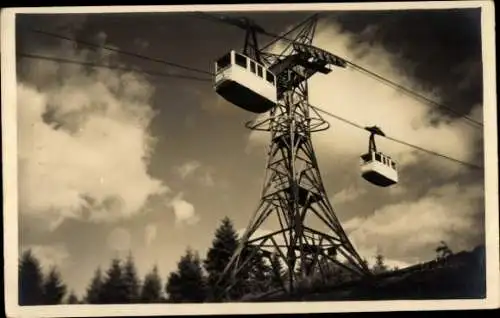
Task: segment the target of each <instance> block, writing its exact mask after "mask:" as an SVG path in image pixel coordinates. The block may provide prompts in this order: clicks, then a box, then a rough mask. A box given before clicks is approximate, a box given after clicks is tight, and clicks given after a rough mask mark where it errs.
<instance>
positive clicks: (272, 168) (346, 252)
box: [226, 19, 369, 290]
mask: <svg viewBox="0 0 500 318" xmlns="http://www.w3.org/2000/svg"><path fill="white" fill-rule="evenodd" d="M315 27H316V19H312V20H310V21H309V23H308V24H307V25H306V26H304V28H303V29H302V30H301V31H300V32H299V33H298V35H297V37H296V38H295V40H294V41H293V42H292V43H291V44H290V45H289V46H288V47H286V48H285V49H284V51H283V52H282V53H281V54H279V55H276V54H269V53H263V52H257V54H261V56H262V58H263V59H265V61H266V62H267V63H268V64H269V65H271V67H270V69H271V70H272V71H273V73H274V74H277V79H278V97H279V103H278V105H277V106H276V107H274V108H273V109H271V110H270V112H269V114H268V116H266V118H264V119H261V120H257V121H255V122H251V123H247V127H248V128H250V129H252V130H261V131H267V132H269V133H270V136H271V144H270V147H269V152H268V159H267V166H266V175H265V180H264V187H263V190H262V194H261V199H260V201H259V205H258V208H257V209H256V210H255V212H254V214H253V216H252V217H251V219H250V222H249V224H248V226H247V228H246V231H245V233H244V234H243V236H242V238H241V241H240V245H239V247H238V249H237V250H236V252H235V253H234V255H233V257H232V259H231V260H230V262H229V264H228V266H227V267H226V273H227V274H229V275H231V276H232V277H233V278H235V277H236V276H237V275H238V274H239V273H240V272H241V270H242V269H243V268H244V267H245V266H246V265H247V264H249V263H250V262H251V261H252V259H253V258H254V257H255V256H256V255H257V254H259V257H262V255H264V256H267V257H271V255H272V253H275V254H276V255H277V256H278V258H279V259H281V262H282V264H284V267H285V270H286V275H285V277H286V279H284V280H283V281H282V283H283V287H284V288H285V289H288V290H292V289H293V288H294V286H295V283H296V282H297V281H298V280H299V279H300V278H301V277H304V276H307V275H310V274H313V273H316V274H318V273H319V274H320V275H324V271H325V267H326V265H327V263H330V264H331V263H335V264H338V265H339V266H341V267H343V268H345V269H347V270H349V271H351V272H353V273H356V274H359V275H364V274H368V273H369V270H368V268H367V266H366V264H365V263H364V262H363V260H362V259H361V257H360V256H359V255H358V253H357V252H356V250H355V248H354V247H353V245H352V243H351V242H350V240H349V238H348V237H347V235H346V233H345V232H344V230H343V228H342V226H341V224H340V222H339V220H338V219H337V217H336V215H335V212H334V210H333V208H332V205H331V203H330V201H329V199H328V195H327V193H326V190H325V188H324V186H323V181H322V179H321V174H320V170H319V166H318V162H317V159H316V156H315V152H314V148H313V144H312V140H311V134H312V133H313V132H318V131H322V130H325V129H328V128H329V124H328V123H327V122H326V121H325V120H324V119H323V118H322V117H321V116H320V114H319V113H318V112H317V111H316V110H315V109H314V108H312V107H310V105H309V103H308V86H307V79H308V78H309V77H311V76H312V75H314V74H315V73H317V72H320V73H324V74H327V73H329V72H330V71H331V69H329V68H327V66H330V65H333V66H340V67H342V66H344V65H345V64H344V63H343V61H342V60H340V59H339V58H338V57H336V56H334V55H332V54H330V53H328V52H325V51H323V50H321V49H319V48H316V47H314V46H312V39H313V36H314V31H315ZM247 46H248V43H246V44H245V47H247ZM247 54H249V53H247ZM257 54H254V56H255V55H257ZM249 55H250V54H249ZM273 221H274V224H279V229H278V230H276V231H273V232H272V233H267V234H263V235H256V234H257V230H258V229H260V228H261V227H262V226H263V224H266V223H268V222H273ZM244 251H246V252H244ZM229 288H231V286H229Z"/></svg>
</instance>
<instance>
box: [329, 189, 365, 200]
mask: <svg viewBox="0 0 500 318" xmlns="http://www.w3.org/2000/svg"><path fill="white" fill-rule="evenodd" d="M365 193H366V189H364V188H359V187H354V186H349V187H347V188H345V189H343V190H342V191H339V192H337V193H336V194H335V195H334V196H333V200H332V201H333V202H335V203H337V204H339V203H347V202H350V201H352V200H354V199H356V198H358V197H360V196H362V195H363V194H365Z"/></svg>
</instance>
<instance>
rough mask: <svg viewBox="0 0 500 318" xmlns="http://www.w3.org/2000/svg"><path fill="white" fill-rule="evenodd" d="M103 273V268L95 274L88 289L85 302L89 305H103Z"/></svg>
mask: <svg viewBox="0 0 500 318" xmlns="http://www.w3.org/2000/svg"><path fill="white" fill-rule="evenodd" d="M102 285H103V278H102V271H101V268H100V267H98V268H97V269H96V270H95V272H94V277H93V278H92V281H91V282H90V285H89V286H88V287H87V294H86V296H85V300H86V301H87V303H89V304H100V303H102Z"/></svg>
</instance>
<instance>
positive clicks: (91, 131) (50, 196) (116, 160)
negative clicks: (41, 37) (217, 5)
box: [17, 35, 168, 227]
mask: <svg viewBox="0 0 500 318" xmlns="http://www.w3.org/2000/svg"><path fill="white" fill-rule="evenodd" d="M100 38H101V40H103V41H104V40H105V35H100ZM40 54H41V55H59V56H61V57H64V58H72V59H77V60H82V61H92V60H103V61H101V62H100V63H106V62H109V61H110V60H111V59H113V56H112V55H109V54H108V55H102V54H100V52H98V51H75V50H74V49H73V48H71V47H63V48H61V49H60V50H59V51H57V52H53V51H52V52H41V53H40ZM21 73H22V74H23V75H24V78H26V79H25V80H24V81H23V82H20V83H19V84H18V87H17V97H18V99H17V109H18V119H19V164H20V169H19V189H20V193H19V195H20V207H21V213H24V214H28V215H32V216H37V217H39V218H40V219H41V220H46V222H45V223H47V224H49V225H50V226H52V227H55V226H57V225H58V224H60V223H61V222H62V221H63V220H64V219H65V218H86V219H88V220H92V221H113V220H117V219H120V218H124V217H129V216H132V215H134V214H135V213H137V212H139V211H140V210H141V208H142V207H143V206H144V204H145V203H146V202H147V200H148V198H149V197H150V196H152V195H161V194H163V193H165V192H167V191H168V187H167V186H166V185H164V184H163V183H162V182H161V181H159V180H157V179H154V178H152V177H151V176H150V175H149V174H148V172H147V167H148V162H149V158H150V155H151V152H152V149H153V146H154V138H153V136H151V135H150V133H149V131H148V126H149V123H150V121H151V120H152V118H153V116H154V113H153V110H152V108H151V105H150V99H151V96H152V94H153V89H152V87H151V86H150V85H149V83H148V82H147V81H146V80H145V79H144V78H142V77H140V76H138V75H136V74H134V73H121V72H117V71H113V70H109V69H93V70H91V69H88V68H85V67H83V66H79V65H66V64H57V63H51V62H47V61H41V60H33V61H27V60H23V61H22V70H21Z"/></svg>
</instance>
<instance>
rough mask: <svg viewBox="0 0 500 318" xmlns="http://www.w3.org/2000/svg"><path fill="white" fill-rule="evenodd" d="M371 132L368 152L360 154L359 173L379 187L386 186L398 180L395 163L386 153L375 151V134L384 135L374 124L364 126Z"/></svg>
mask: <svg viewBox="0 0 500 318" xmlns="http://www.w3.org/2000/svg"><path fill="white" fill-rule="evenodd" d="M365 129H366V130H368V131H370V132H371V135H370V141H369V145H368V152H367V153H365V154H364V155H362V156H361V175H362V177H363V178H364V179H365V180H367V181H368V182H370V183H372V184H374V185H377V186H379V187H388V186H390V185H393V184H396V183H397V182H398V171H397V168H396V163H395V162H394V161H393V160H392V159H391V158H390V157H389V156H387V155H385V154H383V153H382V152H379V151H377V146H376V145H375V135H376V134H377V135H381V136H385V134H384V133H383V132H382V131H381V130H380V129H379V128H378V127H376V126H373V127H366V128H365Z"/></svg>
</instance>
